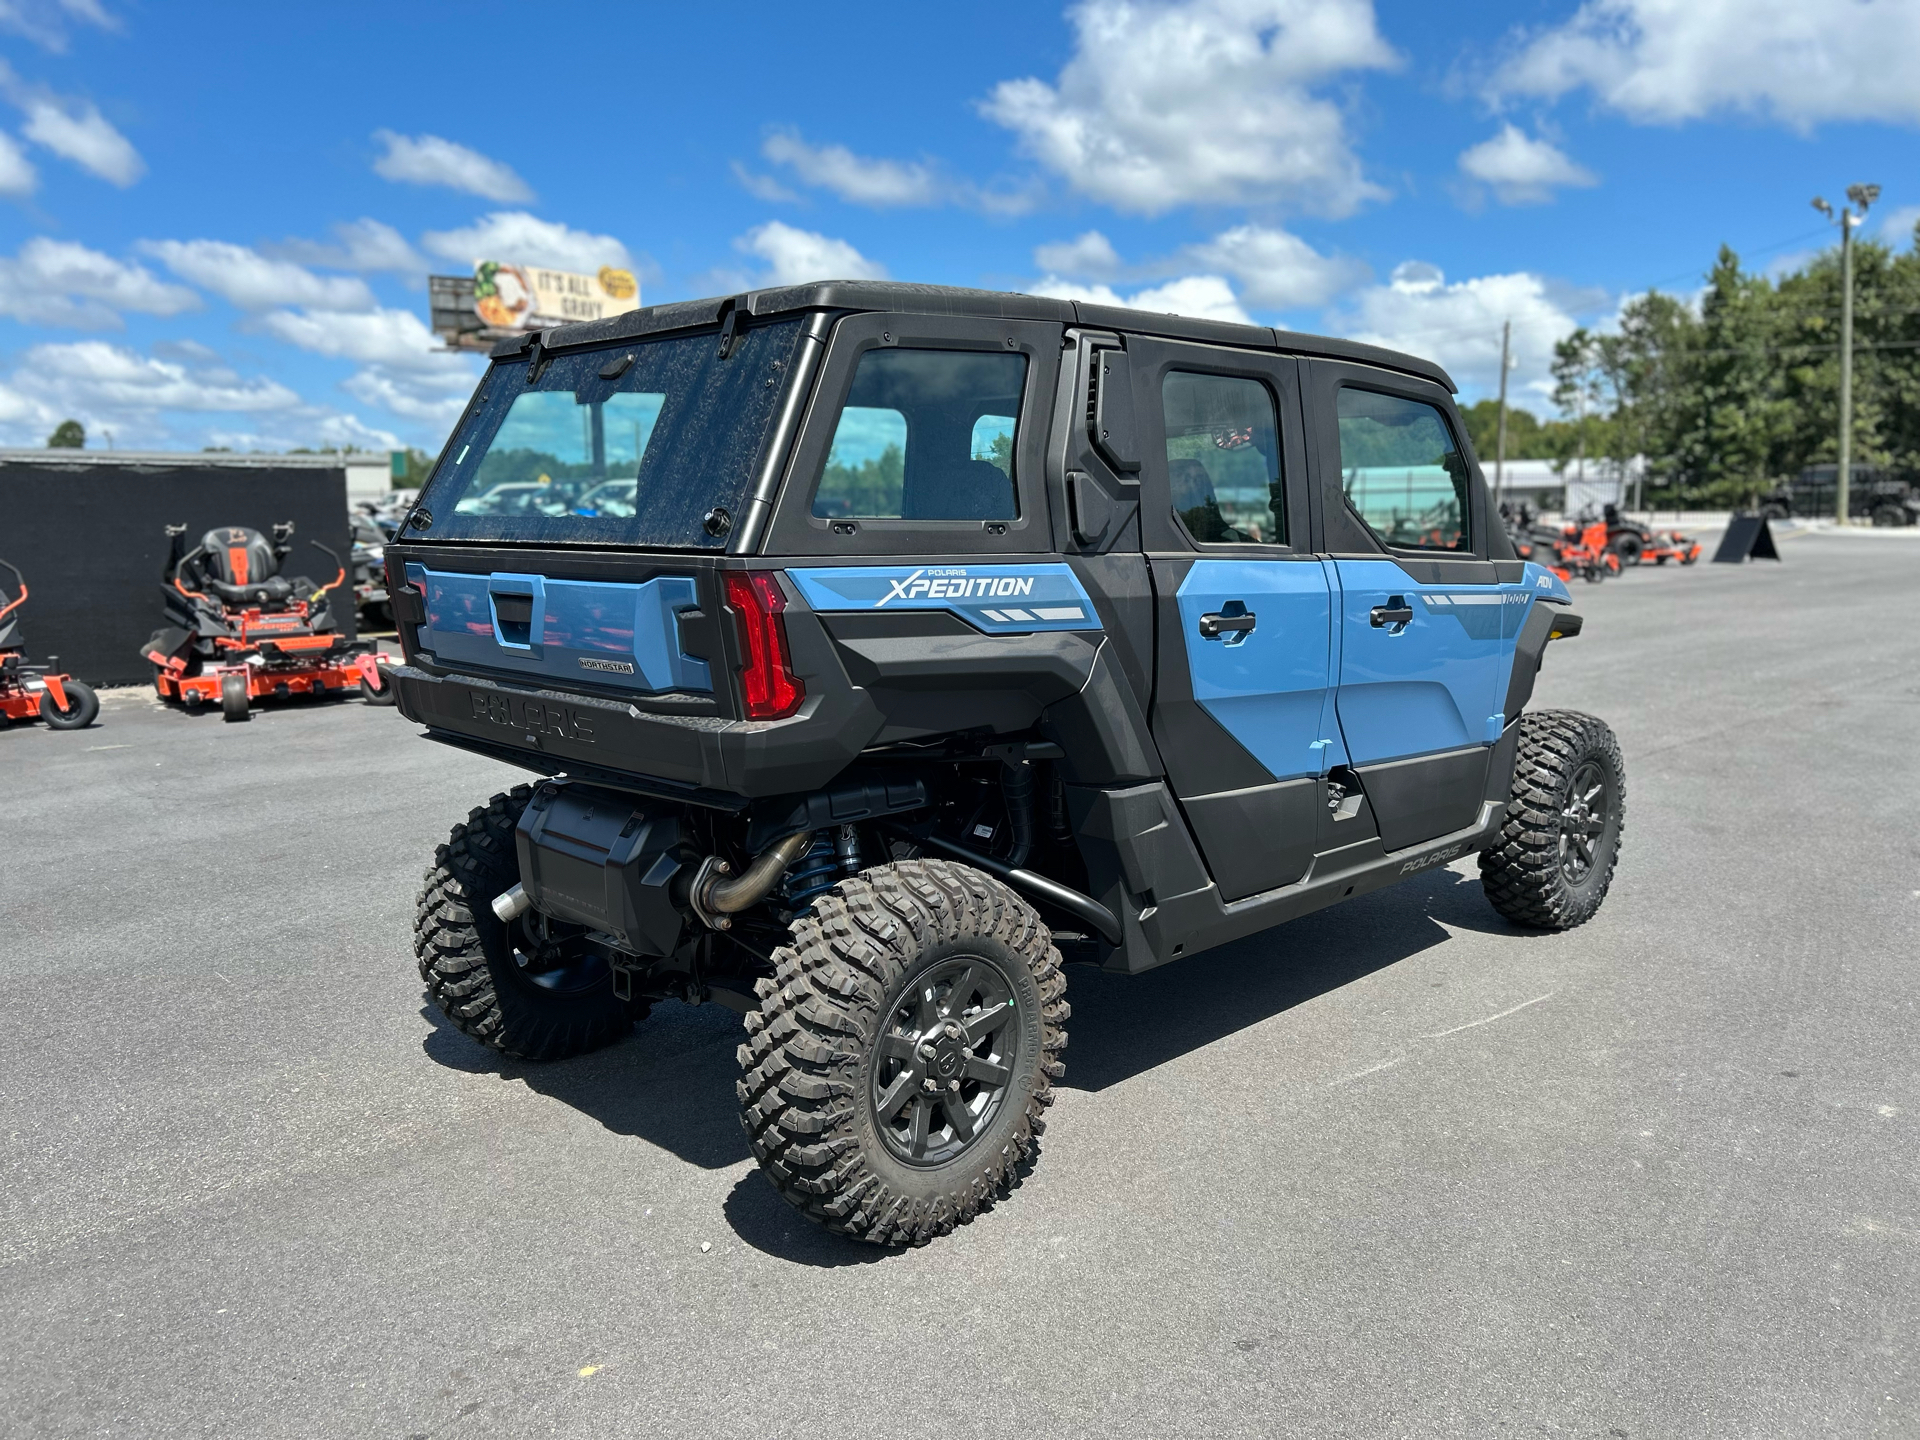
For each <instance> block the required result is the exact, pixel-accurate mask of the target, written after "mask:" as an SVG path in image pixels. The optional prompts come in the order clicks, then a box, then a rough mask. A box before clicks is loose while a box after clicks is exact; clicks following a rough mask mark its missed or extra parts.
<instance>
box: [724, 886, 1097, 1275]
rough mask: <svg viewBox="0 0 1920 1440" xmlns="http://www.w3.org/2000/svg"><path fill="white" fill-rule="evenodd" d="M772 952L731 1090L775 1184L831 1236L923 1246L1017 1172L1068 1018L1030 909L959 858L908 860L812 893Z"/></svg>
mask: <svg viewBox="0 0 1920 1440" xmlns="http://www.w3.org/2000/svg"><path fill="white" fill-rule="evenodd" d="M773 958H774V963H775V967H776V969H775V974H774V977H773V978H772V979H771V980H762V981H760V982H759V984H758V986H757V989H758V993H759V995H760V1008H759V1009H758V1011H756V1012H754V1013H751V1014H749V1015H748V1016H747V1043H746V1044H744V1045H742V1046H741V1047H740V1067H741V1069H742V1070H743V1071H744V1072H745V1074H744V1075H743V1077H742V1079H741V1081H740V1085H739V1093H740V1104H741V1107H742V1116H741V1118H742V1121H743V1123H744V1124H745V1126H746V1129H747V1138H748V1140H749V1142H750V1143H751V1145H752V1147H753V1153H754V1156H755V1158H756V1159H758V1160H759V1162H760V1165H761V1167H762V1168H763V1169H764V1170H765V1171H766V1173H767V1176H768V1178H769V1179H771V1180H772V1181H773V1184H774V1188H775V1189H777V1190H778V1191H779V1192H780V1193H781V1195H783V1196H784V1197H785V1198H786V1199H787V1200H788V1201H790V1202H791V1203H792V1204H794V1205H795V1206H797V1207H798V1208H799V1209H800V1210H801V1211H802V1212H803V1213H804V1214H806V1215H807V1217H808V1218H809V1219H812V1220H815V1221H818V1222H819V1223H820V1224H823V1225H825V1226H826V1227H827V1228H828V1229H830V1230H834V1231H838V1232H839V1233H840V1234H843V1235H849V1236H853V1237H855V1238H857V1239H860V1240H868V1241H872V1242H874V1243H876V1244H881V1245H924V1244H925V1243H926V1242H927V1241H929V1240H931V1239H933V1238H935V1237H936V1236H940V1235H945V1234H947V1233H948V1232H949V1231H951V1230H952V1229H953V1228H954V1227H955V1226H957V1225H964V1224H966V1223H967V1222H968V1221H970V1220H972V1219H973V1218H974V1217H975V1216H976V1215H978V1214H979V1213H980V1212H981V1211H983V1210H985V1209H988V1208H989V1207H991V1206H992V1205H993V1203H994V1202H995V1201H996V1200H999V1199H1001V1198H1002V1197H1004V1196H1005V1195H1006V1194H1007V1193H1008V1192H1009V1191H1010V1190H1011V1189H1012V1187H1013V1186H1015V1185H1017V1184H1018V1183H1019V1181H1020V1175H1021V1168H1022V1166H1023V1165H1024V1164H1025V1163H1026V1162H1027V1161H1029V1160H1030V1159H1032V1158H1033V1157H1034V1156H1035V1154H1036V1153H1037V1148H1038V1147H1037V1137H1038V1136H1039V1135H1040V1133H1041V1131H1042V1130H1043V1129H1045V1120H1044V1114H1045V1111H1046V1109H1047V1107H1048V1106H1049V1105H1051V1104H1052V1103H1053V1082H1054V1081H1055V1080H1058V1079H1059V1078H1060V1077H1061V1076H1062V1075H1063V1074H1065V1073H1066V1066H1065V1065H1064V1064H1062V1063H1061V1060H1060V1052H1061V1051H1062V1050H1064V1049H1065V1048H1066V1044H1067V1036H1066V1031H1065V1029H1064V1022H1065V1020H1066V1019H1067V1017H1068V1014H1069V1013H1070V1012H1069V1010H1068V1007H1067V1003H1066V989H1067V984H1066V978H1065V976H1063V975H1062V974H1061V973H1060V953H1059V951H1057V950H1056V949H1054V946H1053V937H1052V935H1051V933H1050V932H1049V930H1048V928H1047V926H1046V924H1045V922H1043V921H1042V920H1041V919H1040V917H1039V916H1038V915H1037V914H1035V913H1034V911H1033V909H1032V907H1030V906H1029V905H1027V904H1026V902H1025V901H1023V900H1021V899H1020V898H1019V896H1017V895H1015V894H1014V893H1013V891H1011V890H1009V889H1008V888H1007V887H1006V886H1005V885H1002V884H1001V883H1000V882H999V881H998V880H995V879H992V878H991V877H989V876H987V875H983V874H981V873H980V872H979V871H978V870H974V869H972V868H970V867H968V866H964V865H956V864H952V863H949V862H947V861H943V860H902V861H897V862H895V863H894V864H891V865H880V866H876V867H875V868H873V869H871V870H867V871H864V872H862V873H861V874H860V875H858V876H856V877H854V878H852V879H849V880H845V881H842V882H841V883H840V884H839V885H837V886H835V887H834V889H833V891H832V892H831V893H829V894H827V895H823V896H821V897H820V899H819V900H818V901H816V902H815V904H814V907H813V910H812V911H811V913H809V914H807V915H806V916H804V917H802V918H801V919H800V920H799V921H797V922H796V923H795V924H794V927H793V935H792V941H791V943H790V944H788V945H785V946H783V947H781V948H780V949H779V950H778V951H776V952H775V954H774V957H773ZM916 1034H917V1035H919V1036H920V1037H922V1038H921V1040H920V1041H919V1043H917V1044H916V1043H915V1042H914V1039H913V1037H914V1036H915V1035H916ZM996 1075H997V1076H998V1077H999V1078H998V1079H995V1078H994V1077H995V1076H996ZM903 1077H904V1079H903ZM929 1081H931V1082H932V1089H929V1088H928V1086H929ZM956 1082H957V1083H958V1085H959V1088H958V1089H957V1090H956V1089H953V1088H950V1085H951V1084H953V1083H956ZM890 1096H904V1099H900V1100H896V1101H893V1102H892V1103H890V1101H889V1097H890ZM949 1096H951V1097H953V1098H952V1100H951V1101H950V1100H949V1099H948V1098H947V1097H949ZM949 1104H957V1105H958V1106H959V1107H960V1109H961V1114H960V1115H959V1116H958V1117H957V1118H956V1116H955V1115H953V1114H950V1113H949V1112H948V1110H947V1108H946V1107H947V1106H948V1105H949ZM922 1116H924V1117H925V1118H924V1120H923V1119H921V1118H920V1117H922ZM936 1122H937V1127H938V1128H936ZM963 1131H970V1132H971V1135H970V1137H969V1136H966V1135H963V1133H962V1132H963ZM916 1140H917V1145H918V1150H919V1158H918V1159H915V1158H914V1154H915V1149H916Z"/></svg>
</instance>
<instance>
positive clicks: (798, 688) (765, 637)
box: [726, 570, 807, 720]
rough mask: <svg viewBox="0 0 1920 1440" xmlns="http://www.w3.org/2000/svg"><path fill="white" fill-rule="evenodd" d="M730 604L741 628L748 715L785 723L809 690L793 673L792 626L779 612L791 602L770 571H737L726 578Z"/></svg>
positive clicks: (743, 688)
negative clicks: (789, 642)
mask: <svg viewBox="0 0 1920 1440" xmlns="http://www.w3.org/2000/svg"><path fill="white" fill-rule="evenodd" d="M726 590H727V604H728V606H729V607H730V608H731V609H732V610H733V616H734V620H735V622H736V623H737V624H738V625H739V627H740V653H741V655H742V656H743V657H744V659H745V662H746V663H745V664H744V665H743V666H742V667H741V670H740V689H741V692H742V693H743V694H744V695H745V697H746V702H747V715H748V717H749V718H751V719H754V720H780V719H784V718H785V717H786V716H788V715H791V714H793V712H794V711H796V710H798V709H799V708H800V702H801V701H802V700H804V699H806V697H807V690H806V687H805V686H804V685H802V684H801V683H800V679H799V677H798V676H796V675H795V674H794V673H793V657H792V656H791V655H790V654H789V653H788V651H787V622H786V621H785V620H782V619H781V618H780V612H781V611H783V610H785V609H786V608H787V597H786V596H785V595H784V594H783V593H782V592H781V589H780V582H779V581H778V580H777V579H775V578H774V574H773V572H772V571H771V570H750V571H737V570H736V571H734V572H733V573H731V574H729V575H728V576H727V577H726Z"/></svg>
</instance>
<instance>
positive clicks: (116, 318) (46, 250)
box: [0, 235, 200, 330]
mask: <svg viewBox="0 0 1920 1440" xmlns="http://www.w3.org/2000/svg"><path fill="white" fill-rule="evenodd" d="M199 304H200V297H199V296H198V295H196V294H194V293H193V291H191V290H189V289H187V288H186V287H185V286H184V285H169V284H167V283H166V282H165V281H164V280H161V279H159V278H158V277H157V276H155V275H154V274H153V272H152V271H150V270H148V269H147V268H146V267H145V266H143V265H129V264H127V263H126V262H124V261H120V260H115V259H114V258H113V257H112V256H111V255H102V254H101V253H100V252H99V251H98V250H89V249H88V248H87V247H86V246H84V245H79V244H76V243H74V242H73V241H71V240H51V239H48V238H47V237H46V236H44V235H40V236H36V237H34V238H33V239H31V240H29V241H27V243H26V244H24V245H22V246H21V247H20V253H19V254H18V255H16V256H13V257H11V258H8V257H4V256H0V314H6V315H11V316H13V318H14V319H16V320H22V321H25V322H27V323H28V324H33V325H64V326H70V327H71V328H73V329H76V330H117V329H120V328H121V324H122V322H121V319H120V312H122V311H124V310H137V311H139V312H141V313H142V314H146V315H178V314H179V313H180V312H181V311H183V310H193V309H197V308H198V307H199Z"/></svg>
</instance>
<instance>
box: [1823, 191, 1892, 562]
mask: <svg viewBox="0 0 1920 1440" xmlns="http://www.w3.org/2000/svg"><path fill="white" fill-rule="evenodd" d="M1879 198H1880V187H1879V186H1878V185H1849V186H1848V187H1847V200H1848V201H1849V202H1850V203H1848V204H1846V205H1842V206H1841V207H1840V215H1839V221H1840V443H1839V453H1838V456H1837V459H1838V461H1839V463H1838V464H1837V465H1835V467H1834V487H1833V489H1834V495H1833V508H1834V516H1833V523H1834V524H1836V525H1846V524H1849V523H1851V521H1850V512H1851V510H1852V495H1851V493H1850V492H1851V491H1852V488H1853V227H1854V226H1855V225H1857V224H1859V223H1860V222H1861V221H1862V220H1864V219H1866V218H1867V209H1868V207H1869V206H1871V205H1872V204H1873V202H1874V201H1876V200H1878V199H1879ZM1813 208H1814V209H1816V210H1818V211H1819V212H1820V213H1821V214H1822V215H1824V216H1826V217H1827V218H1828V219H1829V220H1831V219H1833V218H1834V213H1833V207H1832V206H1831V205H1829V204H1827V202H1826V201H1825V200H1823V199H1821V198H1820V197H1819V196H1817V195H1816V196H1815V197H1814V200H1813Z"/></svg>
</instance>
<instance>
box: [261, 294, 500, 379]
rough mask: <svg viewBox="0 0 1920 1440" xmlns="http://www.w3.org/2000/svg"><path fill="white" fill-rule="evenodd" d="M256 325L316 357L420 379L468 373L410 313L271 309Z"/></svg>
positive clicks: (411, 312) (459, 358)
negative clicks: (383, 368) (420, 376)
mask: <svg viewBox="0 0 1920 1440" xmlns="http://www.w3.org/2000/svg"><path fill="white" fill-rule="evenodd" d="M260 326H261V328H262V329H264V330H265V331H266V332H267V333H268V334H269V335H272V336H274V337H275V338H276V339H279V340H284V341H286V342H287V344H289V345H296V346H298V347H299V348H300V349H302V350H311V351H312V352H313V353H314V354H316V355H329V356H332V357H334V358H336V359H343V360H357V361H359V362H360V363H361V364H363V365H382V366H386V367H388V368H389V369H393V370H404V371H413V372H419V373H421V374H426V375H451V374H454V373H456V372H457V373H460V374H470V373H471V372H470V371H469V370H468V369H467V367H466V365H465V363H464V362H463V361H462V359H461V357H460V356H458V355H451V354H449V353H447V352H446V351H445V350H444V349H442V348H441V344H440V340H439V338H438V337H437V336H436V335H434V333H433V332H432V331H431V330H429V329H427V327H426V324H425V322H423V321H422V320H421V319H420V317H419V316H418V315H416V314H414V313H413V311H411V310H389V309H377V310H355V311H348V310H274V311H270V312H269V313H267V314H265V315H262V316H261V317H260Z"/></svg>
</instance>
